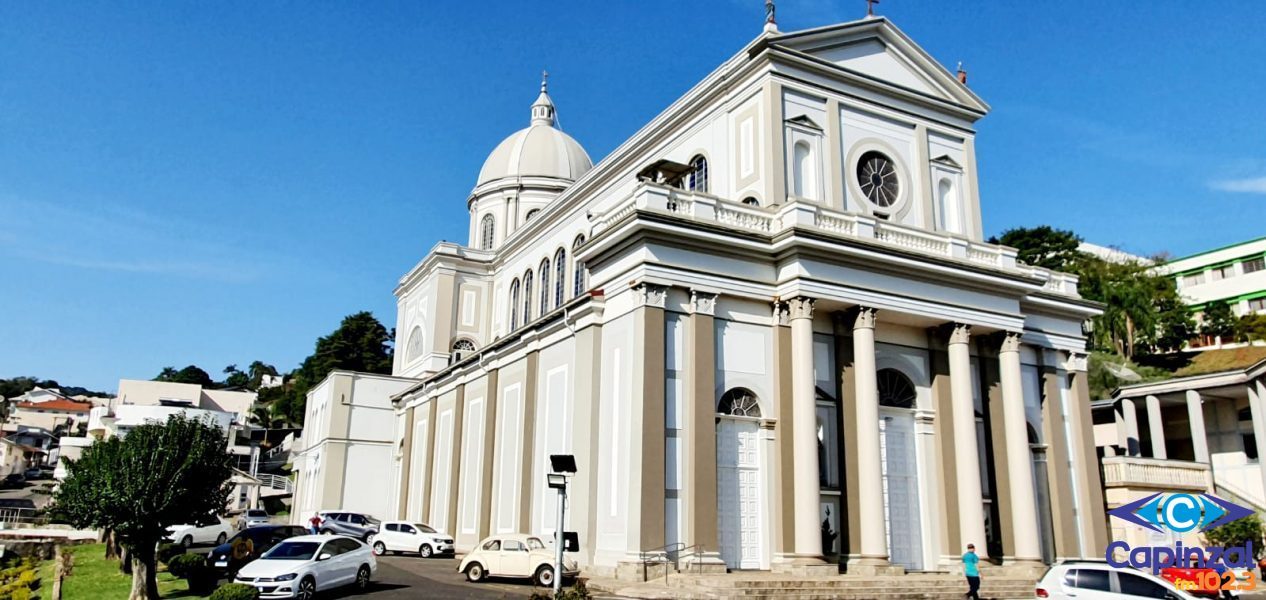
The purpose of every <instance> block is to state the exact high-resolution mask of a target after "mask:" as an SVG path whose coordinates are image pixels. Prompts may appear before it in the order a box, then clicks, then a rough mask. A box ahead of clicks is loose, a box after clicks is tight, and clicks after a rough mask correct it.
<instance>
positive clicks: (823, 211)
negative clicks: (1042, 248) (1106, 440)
mask: <svg viewBox="0 0 1266 600" xmlns="http://www.w3.org/2000/svg"><path fill="white" fill-rule="evenodd" d="M965 79H966V78H965V75H963V74H961V73H960V75H959V76H958V77H956V76H955V75H953V74H951V73H950V72H949V71H947V70H946V69H945V68H944V67H943V66H941V65H940V64H939V63H937V62H936V61H935V60H934V59H933V58H932V57H931V56H929V55H928V53H927V52H925V51H924V50H923V49H921V48H920V47H919V46H918V45H917V44H915V42H914V41H913V40H911V39H910V38H909V37H907V36H906V35H905V34H904V33H903V32H902V31H901V30H900V29H898V28H897V27H896V26H894V25H893V24H892V23H891V22H889V21H888V20H887V19H884V18H882V17H868V18H866V19H863V20H860V21H855V22H848V23H842V24H837V25H831V26H827V27H821V28H817V29H809V30H805V31H797V32H790V33H784V32H780V31H778V30H777V28H776V26H773V25H772V23H771V24H770V25H769V26H767V27H766V29H765V31H764V32H763V33H762V34H761V35H760V36H758V37H757V38H756V39H754V40H752V42H751V43H749V44H748V45H747V46H746V47H744V48H742V49H740V50H739V51H738V52H737V53H736V54H734V55H733V56H732V57H731V58H730V59H728V60H726V61H725V62H724V63H723V64H721V65H720V66H719V67H717V68H716V70H715V71H713V72H712V73H710V74H709V75H707V77H705V78H704V79H703V80H702V81H700V82H698V83H697V84H696V85H695V86H694V87H693V88H691V89H690V90H689V91H687V92H686V93H685V95H683V96H682V97H681V98H679V99H678V100H677V101H675V102H674V103H672V104H671V105H670V106H668V107H667V108H665V109H664V110H663V111H662V112H661V113H659V114H658V115H657V116H656V117H655V118H654V119H652V120H651V121H650V122H649V123H647V124H646V125H645V126H644V127H643V128H642V129H641V130H639V131H638V132H637V133H635V134H634V135H633V136H632V137H631V138H629V139H628V140H626V141H625V142H624V143H622V144H621V145H620V146H619V147H618V148H616V149H615V150H614V151H612V152H611V154H610V155H608V156H607V157H606V158H604V159H603V160H601V161H600V162H599V163H598V164H596V165H595V164H593V163H592V161H591V159H590V157H589V155H588V154H587V153H586V152H585V150H584V148H583V147H582V146H581V144H580V143H578V142H577V141H576V140H575V139H573V138H572V137H571V136H569V135H567V134H566V133H564V132H563V131H562V130H561V129H559V126H558V119H557V114H556V107H555V104H554V101H553V99H552V98H551V96H550V93H549V92H548V91H547V89H546V85H545V84H544V83H542V85H541V90H540V94H539V96H538V97H537V98H536V101H535V102H533V103H532V104H531V107H530V108H531V111H530V115H525V116H527V117H529V120H528V123H527V127H526V128H524V129H522V130H520V131H518V132H516V133H514V134H512V135H510V137H508V138H506V139H505V140H504V141H502V142H501V143H500V144H499V145H497V146H496V148H495V149H494V150H493V151H492V153H491V154H490V155H489V156H488V158H487V160H486V161H485V162H484V165H483V168H482V169H481V170H480V172H479V174H478V177H477V179H476V180H475V185H474V189H473V190H472V191H471V193H470V196H469V198H467V200H466V203H467V207H468V209H469V213H470V229H469V240H468V242H467V243H466V244H459V243H449V242H441V243H439V244H437V245H435V247H434V248H433V249H432V250H431V251H430V253H429V254H427V255H426V256H425V257H424V258H422V260H421V262H419V263H418V264H417V265H416V266H415V267H414V268H413V269H412V270H410V271H409V272H408V273H407V274H406V275H404V277H403V278H401V279H400V282H399V285H398V286H397V287H396V290H395V294H396V296H397V299H398V311H399V312H398V317H397V323H396V327H397V329H396V330H397V332H398V338H397V350H396V358H395V360H396V363H395V372H394V375H395V376H397V377H399V378H408V379H411V380H415V382H413V383H411V384H410V385H407V386H405V387H402V391H400V392H398V393H396V394H395V395H394V396H393V402H392V404H391V405H392V406H393V407H394V414H395V418H396V423H397V425H396V431H395V440H394V448H395V450H394V452H393V453H392V458H391V460H392V461H393V462H392V464H391V465H390V467H389V468H387V469H384V470H383V471H384V472H390V473H391V474H392V478H393V482H390V483H388V482H383V484H382V485H383V487H384V491H386V490H385V488H386V487H388V486H390V487H391V492H390V493H391V497H390V499H389V502H388V505H389V508H388V511H389V514H385V515H380V516H382V517H384V518H407V519H415V520H418V521H422V522H426V523H430V524H431V525H433V526H435V527H437V528H439V529H442V530H444V531H446V532H448V533H450V534H452V535H453V537H454V538H455V540H456V544H457V547H458V551H459V552H462V551H466V550H469V549H471V548H473V547H474V546H475V545H476V544H477V543H478V541H479V540H480V539H481V538H483V537H484V536H487V535H491V534H496V533H505V532H525V533H532V534H538V535H541V536H552V535H553V533H554V530H555V528H556V527H558V526H559V524H558V523H557V522H556V515H557V504H556V502H557V501H558V500H557V496H556V492H555V490H552V489H550V488H549V487H548V486H547V483H546V474H547V473H548V472H549V471H550V462H549V456H550V455H552V454H571V455H574V456H575V458H576V463H577V466H578V472H577V473H576V474H575V476H574V477H573V478H572V479H571V481H570V492H569V493H570V496H569V501H568V506H567V513H566V523H565V524H564V525H565V528H566V531H574V532H576V533H577V534H578V536H579V540H580V551H579V552H578V553H576V554H575V558H576V559H577V560H578V561H579V562H580V563H581V564H582V565H584V567H585V568H586V569H589V570H590V571H591V572H595V573H606V574H610V573H614V574H617V575H619V574H622V573H628V572H631V571H632V570H633V569H636V570H638V571H640V568H641V567H640V563H639V560H640V557H641V556H642V554H643V553H644V552H648V551H663V550H664V549H668V550H670V551H674V552H675V553H677V554H680V555H681V556H682V557H683V561H684V562H686V563H689V564H692V565H694V566H695V567H697V568H698V569H700V570H704V571H710V572H717V571H724V570H727V569H729V570H738V569H751V570H783V569H786V570H795V569H797V568H801V567H805V568H813V567H814V566H815V565H824V564H825V565H832V564H834V563H840V564H843V565H844V567H845V568H846V569H847V570H848V571H849V572H854V573H891V572H900V571H901V570H905V571H949V570H951V569H953V568H954V567H955V566H956V565H957V564H958V557H959V556H960V555H961V554H962V553H963V548H964V546H966V545H967V544H968V543H974V544H975V545H976V548H977V549H978V552H979V553H980V554H981V555H982V556H986V557H988V559H989V560H991V561H993V562H996V563H1000V564H1002V565H1016V566H1019V567H1037V566H1040V564H1041V563H1049V562H1052V561H1054V560H1056V559H1059V558H1067V557H1092V556H1102V552H1103V549H1104V545H1105V543H1106V531H1107V528H1106V524H1105V515H1104V509H1103V495H1102V489H1101V487H1100V483H1099V472H1098V467H1097V461H1096V455H1095V447H1094V441H1093V435H1092V426H1093V424H1092V421H1091V413H1090V403H1089V402H1090V398H1089V395H1088V388H1087V380H1086V339H1085V335H1084V333H1083V323H1085V322H1086V320H1087V319H1088V318H1089V317H1091V316H1093V315H1095V314H1098V312H1099V308H1098V306H1097V305H1096V304H1094V303H1092V302H1089V301H1086V300H1083V299H1082V298H1081V297H1080V296H1079V295H1078V293H1077V278H1076V277H1074V276H1072V275H1068V274H1065V273H1059V272H1052V271H1048V270H1045V269H1041V268H1037V267H1032V266H1029V265H1025V264H1022V263H1019V262H1017V261H1016V251H1015V250H1014V249H1012V248H1008V247H1004V246H998V245H994V244H989V243H986V242H984V241H983V240H984V232H983V231H982V228H981V204H980V196H979V185H980V182H979V177H978V170H977V157H976V151H975V129H974V126H975V123H976V121H977V120H979V119H980V118H982V117H984V116H985V114H986V113H987V112H988V110H989V107H988V105H987V104H985V102H984V101H983V100H982V99H981V98H979V97H978V96H977V95H976V94H975V93H973V92H972V90H971V89H970V88H968V87H967V85H966V82H965ZM578 85H579V84H578ZM525 100H526V99H525ZM1001 201H1005V202H1024V201H1025V199H1024V198H1006V199H1002V200H1001ZM348 468H349V469H351V468H354V467H352V466H349V467H348Z"/></svg>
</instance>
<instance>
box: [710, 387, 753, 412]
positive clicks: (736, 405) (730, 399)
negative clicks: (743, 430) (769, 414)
mask: <svg viewBox="0 0 1266 600" xmlns="http://www.w3.org/2000/svg"><path fill="white" fill-rule="evenodd" d="M717 412H718V413H721V414H723V415H732V416H735V417H759V416H760V402H758V401H757V400H756V394H754V393H752V390H749V389H747V388H734V389H732V390H730V391H728V392H726V393H725V395H723V396H721V401H720V402H718V403H717Z"/></svg>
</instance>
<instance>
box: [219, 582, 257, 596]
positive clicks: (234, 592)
mask: <svg viewBox="0 0 1266 600" xmlns="http://www.w3.org/2000/svg"><path fill="white" fill-rule="evenodd" d="M257 598H259V590H257V589H255V586H252V585H246V584H245V583H226V584H224V585H222V586H220V589H218V590H216V591H215V592H214V593H213V594H211V599H210V600H256V599H257Z"/></svg>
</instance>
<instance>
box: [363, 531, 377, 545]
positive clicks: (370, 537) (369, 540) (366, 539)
mask: <svg viewBox="0 0 1266 600" xmlns="http://www.w3.org/2000/svg"><path fill="white" fill-rule="evenodd" d="M360 541H362V542H365V543H366V544H372V543H374V532H372V531H371V532H369V533H366V534H365V537H363V538H361V539H360Z"/></svg>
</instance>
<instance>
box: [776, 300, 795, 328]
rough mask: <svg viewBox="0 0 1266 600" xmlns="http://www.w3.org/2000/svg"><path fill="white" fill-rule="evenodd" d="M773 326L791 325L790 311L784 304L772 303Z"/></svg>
mask: <svg viewBox="0 0 1266 600" xmlns="http://www.w3.org/2000/svg"><path fill="white" fill-rule="evenodd" d="M773 308H774V324H775V325H782V326H783V327H786V326H788V325H791V309H790V308H789V307H788V306H787V303H786V302H774V303H773Z"/></svg>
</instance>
